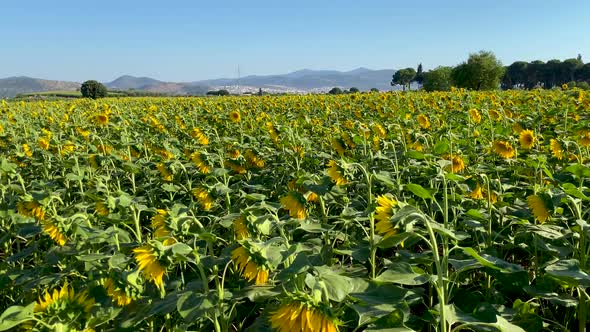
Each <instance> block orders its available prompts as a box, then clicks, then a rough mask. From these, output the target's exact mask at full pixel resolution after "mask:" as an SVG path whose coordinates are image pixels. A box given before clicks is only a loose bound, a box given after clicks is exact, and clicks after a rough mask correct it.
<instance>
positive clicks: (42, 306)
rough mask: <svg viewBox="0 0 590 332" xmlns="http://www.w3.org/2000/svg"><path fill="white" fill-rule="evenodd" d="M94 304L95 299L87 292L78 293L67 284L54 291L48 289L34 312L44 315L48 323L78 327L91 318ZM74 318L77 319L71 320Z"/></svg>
mask: <svg viewBox="0 0 590 332" xmlns="http://www.w3.org/2000/svg"><path fill="white" fill-rule="evenodd" d="M94 304H95V302H94V299H93V298H92V297H90V296H89V295H88V292H87V291H85V290H84V291H81V292H76V290H75V289H74V288H73V287H71V286H69V285H68V284H67V283H66V284H64V285H63V286H61V287H59V288H54V289H53V290H52V291H50V290H49V289H46V290H45V292H44V293H43V294H42V295H41V296H39V299H38V300H37V302H36V303H35V308H34V309H33V310H34V311H35V313H37V314H38V315H42V316H43V319H44V320H45V321H46V322H53V321H54V320H55V323H57V322H60V323H63V324H66V325H68V326H77V325H82V324H80V323H81V321H83V320H85V319H87V318H89V317H90V312H91V311H92V308H93V307H94ZM72 317H75V319H71V318H72ZM81 318H82V319H81ZM80 327H82V326H80Z"/></svg>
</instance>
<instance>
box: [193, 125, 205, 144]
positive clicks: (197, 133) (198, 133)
mask: <svg viewBox="0 0 590 332" xmlns="http://www.w3.org/2000/svg"><path fill="white" fill-rule="evenodd" d="M191 136H192V137H193V138H194V139H196V140H197V141H198V142H199V144H201V145H208V144H209V138H207V136H206V135H205V133H203V131H202V130H201V129H199V128H193V130H192V131H191Z"/></svg>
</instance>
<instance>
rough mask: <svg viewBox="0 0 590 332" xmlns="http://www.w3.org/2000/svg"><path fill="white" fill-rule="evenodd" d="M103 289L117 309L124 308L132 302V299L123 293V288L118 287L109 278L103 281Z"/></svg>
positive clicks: (122, 286) (121, 286)
mask: <svg viewBox="0 0 590 332" xmlns="http://www.w3.org/2000/svg"><path fill="white" fill-rule="evenodd" d="M103 287H104V289H105V290H106V292H107V295H108V296H109V297H110V298H111V299H112V300H113V302H117V305H118V306H119V307H124V306H126V305H128V304H130V303H131V302H132V301H133V297H132V296H130V295H128V294H127V292H126V291H125V286H124V285H118V284H117V283H116V282H115V281H114V280H113V279H111V278H108V279H106V280H105V281H104V284H103Z"/></svg>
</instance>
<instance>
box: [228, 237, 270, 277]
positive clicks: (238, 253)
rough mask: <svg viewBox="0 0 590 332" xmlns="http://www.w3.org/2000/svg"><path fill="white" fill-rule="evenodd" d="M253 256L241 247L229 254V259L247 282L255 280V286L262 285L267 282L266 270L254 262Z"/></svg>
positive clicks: (263, 266)
mask: <svg viewBox="0 0 590 332" xmlns="http://www.w3.org/2000/svg"><path fill="white" fill-rule="evenodd" d="M253 256H254V255H252V254H251V253H250V252H249V251H248V250H247V249H246V248H244V247H242V246H240V247H237V248H236V249H234V250H233V251H232V252H231V258H232V260H233V262H234V264H236V266H237V268H238V271H239V272H240V274H241V275H242V276H243V277H244V278H246V279H247V280H248V281H253V280H255V284H256V285H264V284H266V282H267V281H268V268H267V267H266V266H265V265H264V264H258V263H256V262H254V257H253Z"/></svg>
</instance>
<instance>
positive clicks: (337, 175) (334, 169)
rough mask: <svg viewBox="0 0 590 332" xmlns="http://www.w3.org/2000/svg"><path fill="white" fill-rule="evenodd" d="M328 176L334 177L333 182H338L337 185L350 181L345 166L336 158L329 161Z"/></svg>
mask: <svg viewBox="0 0 590 332" xmlns="http://www.w3.org/2000/svg"><path fill="white" fill-rule="evenodd" d="M327 166H328V170H327V171H326V172H327V173H328V176H329V177H330V179H332V182H334V183H336V185H337V186H341V185H345V184H347V183H348V180H346V177H345V176H344V174H345V172H344V168H343V167H342V166H340V165H339V164H338V162H336V160H330V161H328V165H327Z"/></svg>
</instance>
